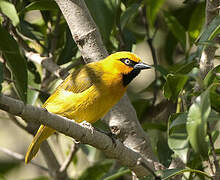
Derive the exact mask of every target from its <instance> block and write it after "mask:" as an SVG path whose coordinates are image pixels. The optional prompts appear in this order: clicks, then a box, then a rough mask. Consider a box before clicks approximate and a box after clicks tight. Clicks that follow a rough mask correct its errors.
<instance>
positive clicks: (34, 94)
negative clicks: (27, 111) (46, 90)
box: [27, 71, 41, 105]
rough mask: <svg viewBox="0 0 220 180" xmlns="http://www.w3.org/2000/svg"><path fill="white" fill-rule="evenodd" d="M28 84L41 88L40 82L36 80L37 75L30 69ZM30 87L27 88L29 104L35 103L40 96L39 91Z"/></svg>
mask: <svg viewBox="0 0 220 180" xmlns="http://www.w3.org/2000/svg"><path fill="white" fill-rule="evenodd" d="M28 85H29V87H30V88H36V89H40V86H41V85H40V83H36V82H35V75H34V74H33V73H31V72H30V71H28ZM30 88H28V90H27V104H31V105H34V104H35V102H36V100H37V98H38V95H39V92H38V91H35V90H33V89H30Z"/></svg>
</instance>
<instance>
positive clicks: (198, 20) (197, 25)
mask: <svg viewBox="0 0 220 180" xmlns="http://www.w3.org/2000/svg"><path fill="white" fill-rule="evenodd" d="M204 22H205V2H202V3H197V5H196V8H195V10H194V11H193V13H192V16H191V18H190V22H189V28H188V31H189V35H190V37H191V38H192V40H193V41H195V40H196V39H197V38H198V37H199V34H200V31H201V29H202V27H203V25H204Z"/></svg>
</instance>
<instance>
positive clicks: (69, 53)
mask: <svg viewBox="0 0 220 180" xmlns="http://www.w3.org/2000/svg"><path fill="white" fill-rule="evenodd" d="M65 34H66V39H65V45H64V48H63V50H62V52H61V53H60V55H59V59H58V60H57V64H58V65H62V64H65V63H67V62H69V61H71V59H72V57H73V56H74V55H75V54H76V52H77V50H78V48H77V46H76V43H75V42H74V40H73V38H72V35H71V32H70V29H69V28H68V27H67V28H66V33H65Z"/></svg>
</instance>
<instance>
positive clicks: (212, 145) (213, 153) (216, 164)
mask: <svg viewBox="0 0 220 180" xmlns="http://www.w3.org/2000/svg"><path fill="white" fill-rule="evenodd" d="M207 127H208V132H207V134H208V137H209V142H210V145H211V152H212V156H213V159H214V165H215V172H216V173H218V172H220V167H219V161H218V159H217V155H216V153H215V146H214V142H213V140H212V135H211V133H210V130H211V129H210V125H209V123H208V124H207ZM212 171H213V170H212Z"/></svg>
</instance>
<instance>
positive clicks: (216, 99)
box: [210, 84, 220, 112]
mask: <svg viewBox="0 0 220 180" xmlns="http://www.w3.org/2000/svg"><path fill="white" fill-rule="evenodd" d="M218 89H220V85H219V84H216V85H214V86H213V87H212V88H211V90H210V101H211V106H212V108H213V109H215V110H216V111H217V112H220V93H219V90H218Z"/></svg>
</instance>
